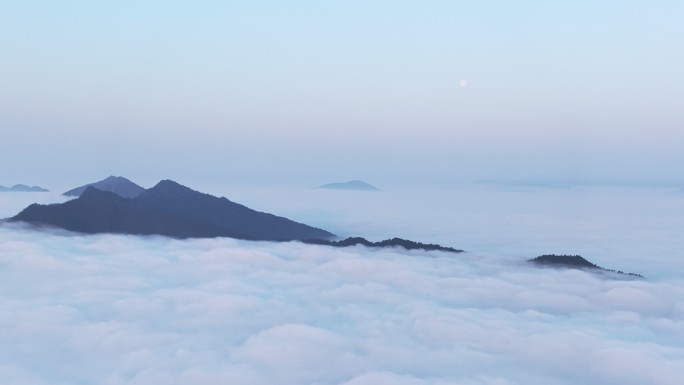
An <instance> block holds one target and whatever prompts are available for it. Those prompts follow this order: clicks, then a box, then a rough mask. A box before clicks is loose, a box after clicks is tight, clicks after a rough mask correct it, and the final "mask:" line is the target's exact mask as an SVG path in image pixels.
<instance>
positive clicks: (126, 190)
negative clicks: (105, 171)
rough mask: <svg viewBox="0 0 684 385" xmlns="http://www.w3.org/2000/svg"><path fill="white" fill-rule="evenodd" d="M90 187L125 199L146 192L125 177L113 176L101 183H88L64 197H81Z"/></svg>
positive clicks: (66, 193) (68, 192) (70, 191)
mask: <svg viewBox="0 0 684 385" xmlns="http://www.w3.org/2000/svg"><path fill="white" fill-rule="evenodd" d="M88 187H94V188H96V189H98V190H102V191H109V192H113V193H114V194H117V195H119V196H121V197H123V198H134V197H137V196H138V195H140V194H141V193H142V192H143V191H145V189H144V188H142V187H140V186H138V185H137V184H135V183H133V182H131V181H130V180H128V179H126V178H124V177H121V176H114V175H111V176H109V177H107V178H105V179H103V180H101V181H99V182H94V183H88V184H86V185H84V186H81V187H76V188H74V189H71V190H69V191H67V192H65V193H64V194H63V195H66V196H80V195H81V194H82V193H83V192H84V191H85V190H86V189H87V188H88Z"/></svg>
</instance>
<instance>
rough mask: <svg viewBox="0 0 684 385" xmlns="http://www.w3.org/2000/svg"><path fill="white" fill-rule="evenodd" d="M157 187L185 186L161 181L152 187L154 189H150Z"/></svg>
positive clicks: (169, 180) (171, 181) (174, 182)
mask: <svg viewBox="0 0 684 385" xmlns="http://www.w3.org/2000/svg"><path fill="white" fill-rule="evenodd" d="M158 187H163V188H168V187H185V186H183V185H181V184H180V183H178V182H176V181H173V180H171V179H162V180H160V181H159V183H157V184H156V185H154V187H152V188H153V189H154V188H158Z"/></svg>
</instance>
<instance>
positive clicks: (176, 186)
mask: <svg viewBox="0 0 684 385" xmlns="http://www.w3.org/2000/svg"><path fill="white" fill-rule="evenodd" d="M148 191H151V192H155V191H156V192H161V191H170V192H180V193H189V192H195V190H193V189H191V188H190V187H187V186H183V185H182V184H180V183H178V182H176V181H173V180H171V179H164V180H161V181H159V183H157V184H156V185H154V187H152V188H151V189H149V190H148Z"/></svg>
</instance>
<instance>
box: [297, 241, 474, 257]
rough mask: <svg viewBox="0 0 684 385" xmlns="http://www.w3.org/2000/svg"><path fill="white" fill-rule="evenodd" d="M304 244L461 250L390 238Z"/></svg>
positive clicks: (459, 251) (453, 251)
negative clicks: (375, 240) (377, 240)
mask: <svg viewBox="0 0 684 385" xmlns="http://www.w3.org/2000/svg"><path fill="white" fill-rule="evenodd" d="M303 242H304V243H310V244H314V245H325V246H332V247H350V246H358V245H361V246H366V247H376V248H377V247H403V248H404V249H406V250H426V251H430V250H439V251H446V252H450V253H462V252H463V250H458V249H454V248H453V247H446V246H441V245H437V244H434V243H421V242H414V241H410V240H408V239H402V238H392V239H386V240H384V241H380V242H371V241H369V240H367V239H365V238H361V237H350V238H347V239H343V240H341V241H330V240H325V239H307V240H305V241H303Z"/></svg>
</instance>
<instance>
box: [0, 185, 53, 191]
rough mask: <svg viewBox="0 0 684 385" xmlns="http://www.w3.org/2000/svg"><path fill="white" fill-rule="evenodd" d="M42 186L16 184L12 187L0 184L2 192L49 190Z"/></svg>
mask: <svg viewBox="0 0 684 385" xmlns="http://www.w3.org/2000/svg"><path fill="white" fill-rule="evenodd" d="M48 191H50V190H48V189H44V188H42V187H40V186H27V185H25V184H15V185H14V186H12V187H5V186H0V192H48Z"/></svg>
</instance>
